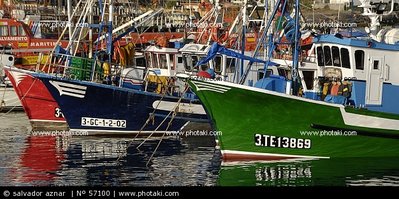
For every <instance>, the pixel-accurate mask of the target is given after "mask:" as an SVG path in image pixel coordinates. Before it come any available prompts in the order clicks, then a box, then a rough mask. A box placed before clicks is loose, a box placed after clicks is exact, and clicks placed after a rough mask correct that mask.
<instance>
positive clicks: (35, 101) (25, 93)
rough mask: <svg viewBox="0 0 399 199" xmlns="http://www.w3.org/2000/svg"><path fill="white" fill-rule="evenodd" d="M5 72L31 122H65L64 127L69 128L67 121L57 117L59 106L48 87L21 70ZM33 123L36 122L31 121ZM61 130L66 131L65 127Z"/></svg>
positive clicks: (7, 70)
mask: <svg viewBox="0 0 399 199" xmlns="http://www.w3.org/2000/svg"><path fill="white" fill-rule="evenodd" d="M5 71H6V75H7V77H8V78H9V79H10V81H11V83H12V85H13V87H14V90H15V92H16V93H17V95H18V97H19V99H20V101H21V104H22V106H23V108H24V110H25V113H26V114H27V115H28V118H29V119H30V120H46V121H44V123H48V124H50V125H51V124H52V123H53V122H54V123H60V122H64V123H65V124H64V125H63V126H67V125H66V121H65V119H64V118H63V117H62V116H60V114H58V116H59V117H57V116H56V115H57V111H56V109H57V108H58V109H59V106H58V104H57V102H56V101H55V100H54V98H53V96H51V94H50V92H49V91H48V90H47V88H46V86H45V85H44V84H43V83H42V82H41V81H40V80H39V79H36V78H34V77H32V76H31V75H29V74H28V72H22V71H21V70H9V69H7V68H6V69H5ZM31 123H34V122H33V121H31ZM40 126H43V125H40ZM44 126H45V125H44ZM33 127H35V126H33ZM39 129H40V128H39ZM58 129H60V128H57V130H58ZM61 129H65V127H63V128H61ZM36 130H38V128H36ZM53 130H55V129H53Z"/></svg>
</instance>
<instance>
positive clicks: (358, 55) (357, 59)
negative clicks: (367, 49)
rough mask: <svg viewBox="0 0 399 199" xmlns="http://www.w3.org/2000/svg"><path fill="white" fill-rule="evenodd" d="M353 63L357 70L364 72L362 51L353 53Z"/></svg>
mask: <svg viewBox="0 0 399 199" xmlns="http://www.w3.org/2000/svg"><path fill="white" fill-rule="evenodd" d="M355 63H356V69H357V70H364V51H362V50H357V51H355Z"/></svg>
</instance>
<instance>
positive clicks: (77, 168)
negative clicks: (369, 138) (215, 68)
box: [0, 112, 399, 187]
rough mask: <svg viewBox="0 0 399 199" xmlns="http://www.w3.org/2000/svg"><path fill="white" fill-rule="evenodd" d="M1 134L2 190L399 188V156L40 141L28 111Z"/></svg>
mask: <svg viewBox="0 0 399 199" xmlns="http://www.w3.org/2000/svg"><path fill="white" fill-rule="evenodd" d="M0 134H1V136H0V186H65V185H67V186H68V185H70V186H86V185H87V186H93V185H98V186H273V187H274V186H283V187H284V186H399V157H398V158H385V159H381V158H380V159H365V158H352V159H348V158H346V159H334V160H333V159H331V160H312V161H310V160H309V161H296V162H292V161H291V162H263V163H259V162H258V163H246V164H242V163H239V164H237V163H233V164H231V163H222V162H221V160H220V151H219V150H218V149H217V148H216V147H215V141H214V138H213V137H183V138H180V137H167V138H164V139H162V140H161V139H160V138H150V139H148V140H145V138H139V139H137V138H133V137H94V136H51V135H47V136H43V135H41V136H38V135H33V134H32V132H31V128H30V124H29V122H28V120H27V118H26V116H25V114H24V113H23V112H16V113H8V114H5V113H0ZM159 143H160V144H159ZM158 144H159V147H157V146H158ZM139 145H141V146H140V147H138V146H139Z"/></svg>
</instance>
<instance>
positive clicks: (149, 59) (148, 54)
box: [145, 53, 152, 67]
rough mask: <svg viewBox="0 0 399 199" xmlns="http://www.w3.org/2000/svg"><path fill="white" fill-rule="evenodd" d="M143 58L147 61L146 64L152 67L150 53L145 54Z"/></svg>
mask: <svg viewBox="0 0 399 199" xmlns="http://www.w3.org/2000/svg"><path fill="white" fill-rule="evenodd" d="M145 60H146V62H147V66H149V67H152V62H151V61H152V55H151V54H150V53H146V54H145Z"/></svg>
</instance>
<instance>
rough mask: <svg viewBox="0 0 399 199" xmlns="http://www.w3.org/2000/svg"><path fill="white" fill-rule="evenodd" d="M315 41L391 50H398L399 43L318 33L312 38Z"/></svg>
mask: <svg viewBox="0 0 399 199" xmlns="http://www.w3.org/2000/svg"><path fill="white" fill-rule="evenodd" d="M313 42H315V43H333V44H341V45H346V46H354V47H362V48H372V49H380V50H392V51H399V45H397V44H386V43H381V42H377V41H374V40H366V39H359V38H344V37H343V38H339V37H336V36H334V35H319V36H317V37H314V38H313Z"/></svg>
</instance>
